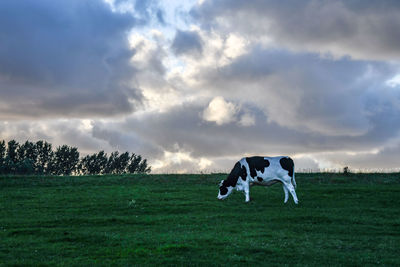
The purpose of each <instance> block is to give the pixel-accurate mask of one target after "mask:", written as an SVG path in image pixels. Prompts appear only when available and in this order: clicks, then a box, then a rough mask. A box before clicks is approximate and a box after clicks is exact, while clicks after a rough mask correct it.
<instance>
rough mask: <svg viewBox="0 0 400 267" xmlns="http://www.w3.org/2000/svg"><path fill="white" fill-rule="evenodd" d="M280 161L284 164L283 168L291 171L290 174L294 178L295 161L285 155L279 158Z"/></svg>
mask: <svg viewBox="0 0 400 267" xmlns="http://www.w3.org/2000/svg"><path fill="white" fill-rule="evenodd" d="M279 163H280V164H281V166H282V169H284V170H287V171H288V172H289V176H290V177H292V178H293V169H294V162H293V160H292V159H291V158H289V157H285V158H281V159H280V160H279Z"/></svg>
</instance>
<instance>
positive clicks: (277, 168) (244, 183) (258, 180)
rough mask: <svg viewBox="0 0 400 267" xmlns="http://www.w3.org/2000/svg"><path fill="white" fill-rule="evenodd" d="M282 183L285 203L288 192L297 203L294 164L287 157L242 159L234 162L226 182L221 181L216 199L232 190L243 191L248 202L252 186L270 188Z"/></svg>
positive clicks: (226, 195) (225, 195)
mask: <svg viewBox="0 0 400 267" xmlns="http://www.w3.org/2000/svg"><path fill="white" fill-rule="evenodd" d="M278 182H280V183H282V185H283V191H284V192H285V201H284V203H286V202H287V200H288V198H289V194H288V192H290V194H291V195H292V197H293V201H294V203H296V204H297V203H298V200H297V196H296V192H295V188H296V180H295V179H294V163H293V160H292V159H291V158H289V157H285V156H280V157H250V158H242V159H241V160H239V161H238V162H236V164H235V166H234V167H233V169H232V171H231V173H230V174H229V175H228V178H227V179H226V180H222V181H221V183H220V187H219V192H218V199H221V200H222V199H225V198H226V197H228V196H229V195H230V194H231V193H232V191H233V189H234V188H236V190H238V191H243V192H244V194H245V196H246V202H249V201H250V194H249V189H250V186H252V185H263V186H270V185H273V184H275V183H278Z"/></svg>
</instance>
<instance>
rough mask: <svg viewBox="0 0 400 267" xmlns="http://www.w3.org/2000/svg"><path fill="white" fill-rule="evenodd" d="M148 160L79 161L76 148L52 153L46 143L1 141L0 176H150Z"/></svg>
mask: <svg viewBox="0 0 400 267" xmlns="http://www.w3.org/2000/svg"><path fill="white" fill-rule="evenodd" d="M150 171H151V168H150V167H149V166H148V165H147V160H146V159H142V157H141V156H140V155H136V154H134V153H132V154H130V153H129V152H125V153H122V154H120V153H119V152H118V151H115V152H112V153H111V154H110V156H108V155H107V153H105V152H104V151H100V152H99V153H95V154H92V155H87V156H85V157H83V158H80V157H79V151H78V149H77V148H76V147H70V146H67V145H63V146H60V147H57V148H56V150H55V151H54V150H53V148H52V145H51V144H49V143H47V142H46V141H38V142H36V143H33V142H30V141H26V142H25V143H23V144H19V143H18V142H17V141H15V140H11V141H9V142H8V143H6V142H5V141H4V140H3V141H0V174H24V175H29V174H36V175H80V174H81V175H87V174H128V173H149V172H150Z"/></svg>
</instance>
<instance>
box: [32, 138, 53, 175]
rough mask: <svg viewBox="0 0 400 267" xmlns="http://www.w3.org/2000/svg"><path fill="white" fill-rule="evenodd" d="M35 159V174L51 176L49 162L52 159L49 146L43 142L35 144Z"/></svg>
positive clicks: (51, 151)
mask: <svg viewBox="0 0 400 267" xmlns="http://www.w3.org/2000/svg"><path fill="white" fill-rule="evenodd" d="M36 150H37V159H36V170H35V172H36V173H37V174H51V173H52V170H51V168H49V167H51V161H52V159H53V157H54V153H53V150H52V146H51V144H49V143H47V142H43V141H37V142H36Z"/></svg>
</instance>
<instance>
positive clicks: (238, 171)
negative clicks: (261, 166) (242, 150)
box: [222, 162, 246, 187]
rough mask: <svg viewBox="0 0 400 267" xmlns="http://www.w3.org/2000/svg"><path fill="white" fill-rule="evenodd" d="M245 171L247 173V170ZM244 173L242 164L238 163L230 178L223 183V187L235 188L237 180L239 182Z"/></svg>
mask: <svg viewBox="0 0 400 267" xmlns="http://www.w3.org/2000/svg"><path fill="white" fill-rule="evenodd" d="M245 171H246V169H245ZM242 173H243V169H242V165H241V164H240V162H236V164H235V166H234V167H233V169H232V170H231V172H230V173H229V175H228V178H226V180H224V181H223V183H222V186H224V187H228V186H232V187H235V186H236V184H237V180H238V178H239V176H241V175H242Z"/></svg>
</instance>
